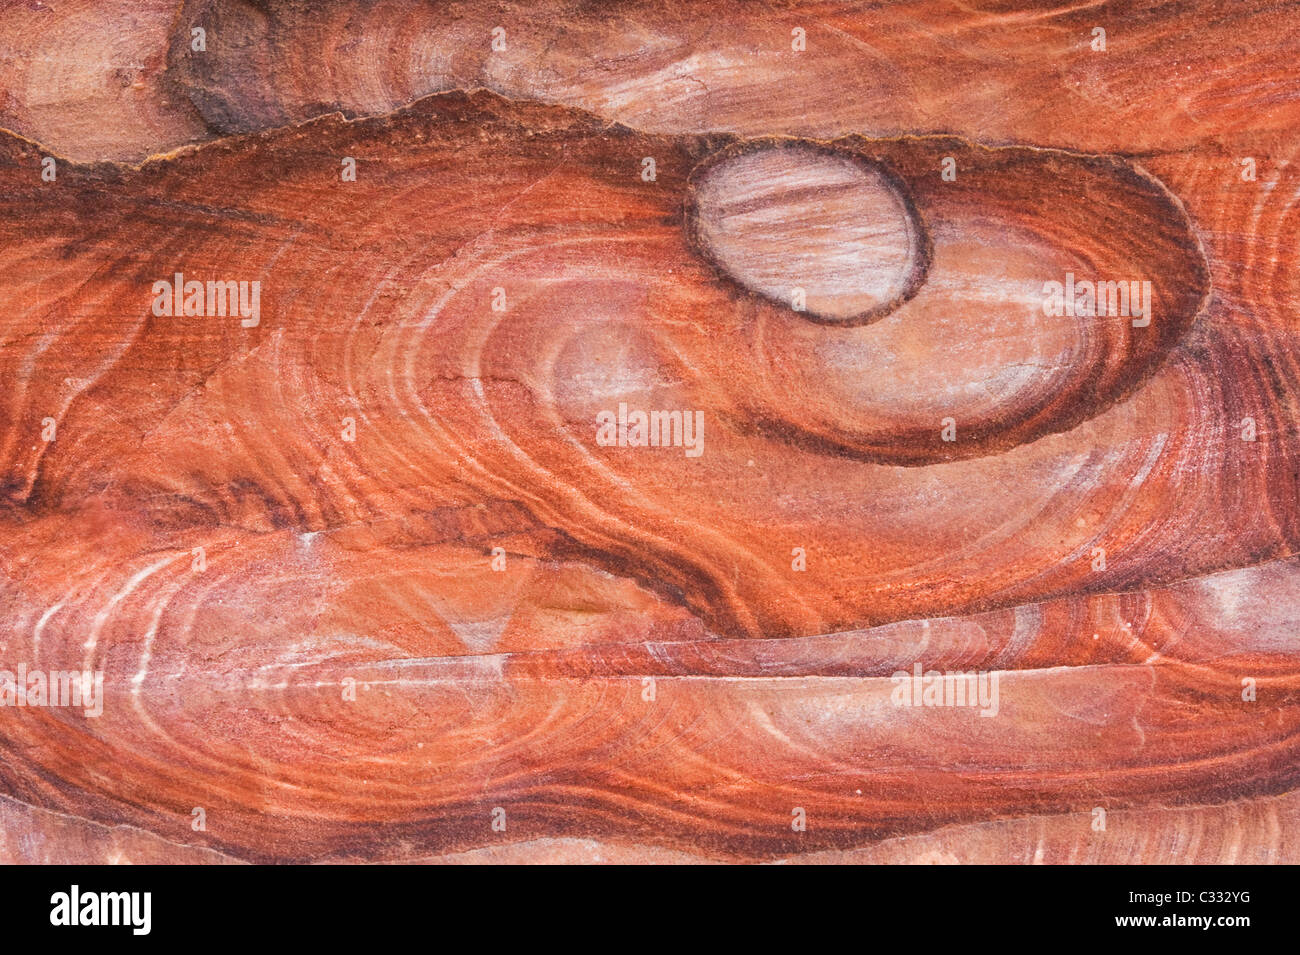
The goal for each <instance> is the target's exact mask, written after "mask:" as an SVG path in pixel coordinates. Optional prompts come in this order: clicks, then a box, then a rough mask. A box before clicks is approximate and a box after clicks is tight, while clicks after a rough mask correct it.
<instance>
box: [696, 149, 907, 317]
mask: <svg viewBox="0 0 1300 955" xmlns="http://www.w3.org/2000/svg"><path fill="white" fill-rule="evenodd" d="M692 179H693V185H694V196H693V206H694V208H693V210H692V213H693V214H692V221H693V225H694V231H695V238H696V241H697V242H698V244H699V245H700V247H701V250H702V251H703V252H704V254H705V255H706V256H707V257H708V258H710V259H711V260H713V262H714V263H715V264H716V265H717V266H718V267H719V268H720V269H721V270H722V271H723V272H725V273H726V274H727V275H728V276H729V277H730V278H731V279H733V280H734V281H736V282H737V283H739V284H740V285H742V286H744V287H745V288H747V289H750V290H751V291H754V292H757V293H759V294H760V295H763V296H765V297H767V298H769V299H772V300H773V301H776V302H779V303H781V304H783V305H786V306H787V307H790V308H792V309H794V310H795V311H799V312H803V313H805V314H806V315H807V317H808V318H809V319H812V320H813V321H820V322H826V323H830V324H841V325H860V324H864V323H866V322H868V321H871V320H872V319H875V318H879V317H881V316H883V315H884V314H886V313H887V312H889V311H890V310H892V309H893V308H894V307H896V306H897V305H898V304H900V303H901V302H903V301H905V300H906V299H907V298H909V297H911V295H912V294H913V293H915V291H916V290H917V288H918V287H919V286H920V284H921V281H922V280H923V278H924V272H925V266H926V259H927V257H926V256H925V255H924V254H923V252H922V249H923V248H924V244H923V241H922V237H921V236H922V230H921V227H920V223H919V222H918V220H917V217H916V213H915V211H914V210H913V209H912V206H911V203H910V202H909V201H908V199H907V198H906V197H905V195H904V194H903V192H902V187H901V185H899V184H898V183H897V181H896V180H895V179H894V177H893V176H892V175H890V174H889V173H887V172H886V171H885V169H884V168H883V167H881V166H879V165H878V164H875V163H872V162H870V161H868V160H865V159H863V158H861V157H858V156H853V155H849V154H846V153H840V152H836V151H833V150H831V149H827V148H824V147H820V146H815V145H812V144H809V143H798V142H795V143H789V142H781V143H770V144H764V145H760V146H758V147H757V148H755V146H754V145H753V144H749V145H747V146H745V147H743V148H742V150H741V151H739V152H735V153H732V154H726V153H724V154H722V155H721V156H719V157H715V158H714V159H712V160H709V161H706V163H705V165H704V166H702V167H701V168H700V169H699V170H697V171H696V173H695V175H694V176H693V177H692Z"/></svg>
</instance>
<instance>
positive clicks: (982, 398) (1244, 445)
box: [0, 0, 1300, 863]
mask: <svg viewBox="0 0 1300 955" xmlns="http://www.w3.org/2000/svg"><path fill="white" fill-rule="evenodd" d="M132 9H133V10H135V11H136V12H134V13H130V14H128V13H127V12H125V11H124V9H119V8H117V7H114V6H113V5H100V6H97V7H95V9H94V12H93V13H92V12H90V11H89V9H85V10H83V9H81V8H79V7H78V6H77V5H75V4H73V5H69V6H68V7H62V8H60V10H59V11H57V12H56V11H45V10H42V9H38V8H36V7H33V8H30V9H25V10H23V11H19V12H14V13H13V14H10V13H9V12H6V13H5V14H3V15H0V44H7V45H8V47H9V49H11V50H14V51H19V52H20V53H21V54H22V55H21V56H19V57H17V60H18V61H19V63H20V64H22V65H19V66H15V65H13V64H12V63H11V64H10V65H9V66H7V67H6V68H5V69H7V70H9V71H10V72H9V73H7V74H5V73H0V76H4V77H6V79H5V86H6V89H5V98H4V100H3V106H4V110H5V116H6V119H5V123H6V124H7V125H9V126H10V127H12V129H13V130H14V131H13V132H12V133H9V132H4V133H0V273H2V274H4V275H5V277H6V278H5V281H4V285H3V292H2V294H3V296H4V305H5V307H4V308H3V309H0V380H3V381H4V382H6V384H7V385H8V387H7V388H6V389H5V390H4V392H3V393H2V394H0V610H2V611H3V616H4V619H5V621H6V627H5V628H4V630H3V632H2V633H0V671H5V670H10V671H12V670H15V669H16V668H17V667H18V666H19V665H20V664H21V665H22V666H23V667H24V668H25V672H27V671H40V672H41V673H54V672H56V671H64V672H66V671H77V672H86V673H98V674H100V675H101V676H102V693H101V696H100V700H99V702H100V704H101V709H102V712H101V713H97V714H95V715H93V716H92V715H89V713H88V712H83V710H84V709H85V708H77V707H64V706H47V705H43V704H41V703H33V704H31V705H24V706H18V705H14V703H13V702H12V701H10V700H7V698H6V697H5V696H4V694H5V692H6V685H5V677H4V673H3V672H0V702H5V703H6V705H4V706H0V753H3V756H4V758H3V759H0V817H2V818H3V819H4V821H5V825H4V827H3V828H4V830H5V833H6V836H5V839H4V840H3V841H0V858H4V859H7V860H9V861H167V862H195V863H206V862H240V861H244V862H270V861H391V860H408V861H424V862H439V863H459V862H475V861H631V860H645V861H657V862H699V861H737V860H745V861H759V860H764V861H766V860H785V861H793V860H803V861H810V862H841V861H844V862H853V861H871V862H1010V861H1018V862H1230V861H1242V862H1294V861H1296V857H1295V849H1294V842H1295V840H1293V839H1289V838H1288V835H1289V834H1290V833H1291V832H1293V831H1294V828H1295V824H1296V802H1295V799H1296V796H1295V793H1296V791H1297V789H1300V758H1298V757H1300V645H1297V641H1296V636H1295V634H1296V632H1297V623H1300V565H1298V564H1297V563H1296V560H1295V558H1296V556H1297V554H1298V553H1300V550H1298V548H1297V543H1296V542H1297V540H1300V509H1298V508H1297V506H1296V501H1297V500H1300V486H1297V485H1300V466H1297V455H1298V453H1300V447H1298V444H1300V438H1298V436H1297V431H1296V428H1295V426H1294V423H1293V422H1294V420H1295V416H1296V412H1297V408H1296V395H1297V391H1298V385H1300V380H1298V379H1300V365H1297V363H1296V361H1295V334H1294V328H1293V326H1294V324H1295V319H1294V314H1295V307H1296V302H1297V300H1298V297H1300V288H1297V285H1296V280H1295V274H1296V270H1295V264H1296V253H1295V250H1294V247H1293V243H1292V242H1291V237H1292V236H1293V235H1294V234H1295V225H1296V222H1295V214H1294V210H1295V208H1296V202H1295V199H1296V197H1297V195H1300V182H1297V180H1296V173H1295V171H1294V170H1295V167H1294V164H1293V163H1292V162H1291V156H1292V153H1293V151H1294V128H1295V126H1294V123H1289V118H1293V117H1294V113H1295V100H1296V97H1295V91H1294V90H1293V89H1292V88H1291V87H1290V86H1289V85H1288V84H1286V83H1284V82H1281V83H1280V85H1279V86H1278V88H1277V89H1273V88H1272V87H1268V86H1267V85H1266V84H1265V80H1264V79H1263V78H1264V77H1270V76H1275V75H1278V74H1277V73H1270V72H1269V70H1271V69H1280V68H1279V67H1276V64H1277V63H1279V62H1281V61H1282V60H1284V59H1285V58H1286V57H1287V56H1289V55H1290V54H1291V53H1294V52H1295V51H1294V50H1292V49H1291V48H1290V47H1289V46H1288V44H1293V43H1294V42H1295V37H1296V36H1300V29H1279V27H1286V26H1287V25H1290V26H1292V27H1300V23H1297V22H1296V20H1297V16H1296V14H1295V13H1294V12H1293V11H1290V10H1289V9H1285V8H1276V9H1274V8H1266V7H1265V8H1253V7H1247V6H1246V5H1234V6H1230V7H1229V6H1225V7H1222V8H1220V7H1219V6H1217V5H1215V4H1209V3H1200V4H1189V5H1187V7H1186V9H1183V8H1182V7H1181V6H1180V7H1177V8H1163V7H1158V6H1153V7H1151V8H1150V9H1147V8H1145V7H1138V8H1133V9H1127V10H1126V11H1124V15H1123V16H1121V15H1120V13H1119V12H1116V11H1112V10H1110V9H1109V8H1106V7H1102V8H1097V9H1092V8H1089V9H1088V10H1086V11H1075V10H1071V11H1060V12H1056V11H1047V12H1044V11H1042V10H1039V9H1037V8H1036V9H1035V10H1034V11H1032V13H1031V12H1030V11H1027V10H1021V9H1019V8H1018V7H1014V6H1012V7H1005V8H999V10H997V11H988V12H980V11H977V10H974V9H971V10H969V11H966V12H962V13H959V14H952V15H951V16H948V15H947V14H943V15H941V11H939V10H938V9H937V8H936V7H935V6H934V5H933V4H931V3H908V4H899V5H893V6H890V7H889V8H887V9H886V10H883V11H882V10H877V9H874V8H867V7H863V6H861V5H858V4H853V3H831V4H818V5H815V6H813V5H806V4H791V5H788V6H784V7H782V8H781V9H780V11H779V12H774V11H768V10H762V11H759V10H750V9H745V8H740V7H738V8H737V9H736V10H735V11H734V18H733V25H732V28H731V29H730V30H728V31H719V30H717V29H716V28H715V24H713V21H716V20H717V19H718V13H717V11H716V10H714V12H712V13H711V14H710V15H709V17H708V18H705V17H704V16H703V15H702V14H701V15H694V14H692V11H693V10H694V8H689V9H688V10H687V11H686V12H685V13H683V14H682V15H681V16H680V17H672V18H670V17H668V16H666V15H665V14H664V13H663V12H662V10H661V9H660V8H658V7H657V6H652V5H641V4H638V3H629V4H626V5H619V6H618V7H617V8H613V9H612V11H602V12H601V13H600V15H597V14H596V13H594V12H593V11H592V8H590V7H588V6H586V5H581V6H572V5H568V4H559V3H556V4H551V5H546V4H543V5H529V6H528V7H527V8H525V7H523V6H522V5H521V6H518V7H516V6H512V5H502V4H490V5H489V4H478V3H469V4H465V5H461V6H458V7H455V8H445V9H444V8H441V7H438V6H437V5H430V4H415V3H404V2H399V0H380V2H376V3H367V4H360V5H353V4H343V3H327V4H312V5H309V4H303V3H293V2H281V3H270V4H249V3H240V2H233V0H210V2H208V0H205V2H191V3H187V4H182V5H180V6H179V7H177V6H176V5H174V4H168V5H166V8H165V9H164V8H163V7H159V6H156V5H154V6H151V5H148V4H146V5H142V6H138V7H133V8H132ZM1189 16H1191V17H1193V18H1195V20H1196V22H1198V23H1201V24H1203V28H1202V29H1201V30H1200V31H1199V32H1193V33H1192V34H1190V35H1186V34H1185V33H1183V32H1179V30H1180V27H1179V25H1180V24H1185V23H1186V22H1187V17H1189ZM1099 18H1100V19H1099ZM939 21H943V22H942V25H940V23H939ZM1094 21H1096V22H1097V23H1098V24H1099V25H1103V26H1105V27H1106V28H1107V30H1108V36H1109V42H1110V44H1111V46H1110V48H1109V50H1106V51H1099V50H1094V49H1091V48H1090V46H1089V29H1090V27H1091V25H1092V24H1093V22H1094ZM977 22H978V23H979V24H980V25H981V26H980V28H979V29H978V30H977V29H976V27H975V24H976V23H977ZM88 23H89V24H92V25H93V24H112V25H113V26H114V28H119V27H120V31H119V34H118V35H119V37H120V39H119V40H118V44H119V45H118V46H116V47H114V48H113V49H114V50H115V51H116V52H113V53H110V54H106V55H105V57H102V58H101V59H100V60H98V61H95V63H93V64H92V63H87V62H83V61H82V60H81V59H79V58H78V57H77V56H76V55H75V53H74V51H72V50H70V49H69V47H68V42H69V41H68V40H67V39H66V37H67V36H68V35H69V34H70V33H77V31H78V30H80V29H83V28H84V29H89V27H86V26H85V25H86V24H88ZM497 26H501V27H502V33H501V34H500V35H496V34H494V27H497ZM196 27H197V28H201V29H202V31H203V41H202V43H200V44H199V45H200V46H202V47H203V48H202V49H197V48H196V43H197V42H198V41H197V40H196V39H195V35H194V33H193V31H194V29H195V28H196ZM796 28H798V29H801V30H803V31H804V40H805V41H806V46H805V47H804V48H803V49H801V50H797V49H795V48H794V46H793V45H792V42H791V38H792V31H794V30H796ZM723 32H726V34H727V35H726V36H723V35H722V33H723ZM77 35H80V34H77ZM1238 35H1249V36H1256V37H1259V38H1261V39H1260V42H1259V44H1258V45H1257V47H1256V48H1255V49H1254V51H1253V52H1252V53H1251V54H1250V58H1249V61H1248V62H1247V63H1246V64H1245V65H1243V66H1241V67H1239V68H1238V69H1237V70H1234V71H1233V72H1232V73H1231V74H1229V73H1226V72H1223V71H1221V70H1219V69H1218V68H1217V65H1215V64H1213V63H1212V58H1211V54H1210V51H1211V48H1212V46H1213V45H1214V44H1216V43H1218V44H1222V43H1223V42H1225V37H1228V36H1238ZM1026 43H1028V44H1036V45H1037V48H1038V49H1039V50H1041V51H1044V52H1051V51H1053V50H1055V51H1057V54H1058V61H1057V65H1056V66H1054V67H1048V66H1045V65H1044V64H1043V62H1042V61H1041V60H1039V59H1037V58H1034V57H1027V56H1026V55H1025V54H1024V49H1023V45H1024V44H1026ZM769 47H770V53H769V52H768V51H769ZM956 51H960V52H956ZM119 57H120V58H122V59H124V60H125V59H136V60H139V61H140V63H141V65H140V66H139V67H138V69H137V72H135V73H130V74H129V75H127V74H122V76H123V77H125V78H126V79H129V80H130V82H126V83H125V85H121V84H119V85H117V86H114V85H113V84H112V83H107V84H106V83H105V82H103V77H104V76H106V75H108V73H112V75H113V76H118V74H117V73H114V72H113V70H117V69H120V68H121V67H118V66H114V67H112V69H111V70H109V69H108V65H107V64H108V63H110V62H112V63H116V62H117V59H118V58H119ZM751 61H752V62H751ZM1175 62H1177V63H1179V64H1184V63H1185V64H1189V65H1194V64H1196V63H1201V64H1202V65H1203V67H1204V68H1201V69H1197V70H1191V71H1188V72H1187V75H1184V74H1183V73H1182V72H1178V73H1176V74H1175V75H1174V76H1172V77H1171V78H1170V79H1169V81H1168V84H1167V85H1166V86H1165V87H1162V88H1161V89H1159V90H1155V89H1153V88H1152V86H1151V83H1152V82H1153V80H1152V64H1153V63H1155V64H1157V65H1159V64H1165V65H1168V64H1172V63H1175ZM977 63H978V64H981V65H982V68H983V70H984V72H983V74H981V76H980V78H979V79H978V80H976V79H973V78H972V79H971V80H970V81H969V82H967V83H963V84H958V83H954V82H953V81H952V79H951V75H952V71H953V70H954V69H959V68H962V65H963V64H964V65H965V66H964V69H965V70H966V72H967V73H969V72H970V71H971V70H972V69H973V68H974V65H975V64H977ZM40 64H45V66H40ZM38 67H39V68H38ZM881 67H890V69H887V70H884V71H883V72H882V70H881ZM23 70H27V71H28V72H26V73H23V72H22V71H23ZM33 70H35V72H32V71H33ZM105 70H108V73H106V72H105ZM15 71H18V72H15ZM42 71H44V72H42ZM97 71H98V72H97ZM1252 71H1253V72H1252ZM1075 76H1077V77H1082V78H1083V79H1086V81H1087V82H1086V83H1082V87H1080V83H1081V82H1082V80H1080V81H1079V82H1072V81H1071V77H1075ZM15 77H26V78H27V79H25V80H23V81H21V82H20V80H19V79H17V78H15ZM830 79H834V80H835V82H836V89H837V97H826V96H825V89H826V87H827V83H828V80H830ZM1012 81H1015V82H1016V83H1017V84H1019V86H1018V88H1019V89H1021V90H1023V93H1022V94H1018V95H1017V96H1016V97H1011V96H1009V95H1008V93H1007V88H1008V84H1010V83H1011V82H1012ZM774 83H784V84H785V85H784V86H783V87H782V88H783V89H784V90H786V95H784V96H781V97H773V96H772V95H771V89H772V88H773V84H774ZM473 87H487V89H474V88H473ZM1081 90H1082V91H1081ZM1135 91H1140V94H1141V95H1138V93H1137V92H1135ZM1079 96H1082V97H1084V99H1085V100H1086V101H1087V102H1088V103H1089V104H1090V110H1089V111H1085V112H1088V116H1087V117H1084V118H1080V117H1079V116H1077V115H1074V113H1072V112H1071V108H1072V106H1073V105H1074V104H1075V103H1076V97H1079ZM1171 103H1173V104H1176V107H1177V108H1170V104H1171ZM141 104H147V106H141ZM1252 106H1253V107H1257V108H1255V109H1251V108H1250V107H1252ZM1102 107H1105V109H1106V110H1107V111H1106V112H1105V113H1104V119H1103V118H1102V117H1101V116H1099V114H1098V112H1097V110H1098V109H1101V108H1102ZM95 112H99V113H102V114H103V115H104V116H105V117H106V119H107V120H109V121H107V122H105V123H103V124H101V125H99V126H95V128H94V129H92V128H91V127H92V126H94V124H91V123H88V117H89V116H90V115H91V114H92V113H95ZM119 114H120V115H122V116H126V115H128V114H129V115H130V116H132V117H134V118H133V119H132V120H131V122H123V123H114V122H112V121H111V120H112V118H113V117H114V116H117V115H119ZM186 143H188V144H191V145H189V146H187V147H186V148H184V149H179V150H177V149H176V147H177V146H179V145H182V144H186ZM78 160H87V161H86V162H81V161H78ZM1246 160H1249V162H1246ZM51 162H52V164H53V169H54V170H55V172H56V174H55V175H53V176H50V175H48V174H47V172H48V170H50V169H51ZM1084 283H1087V288H1088V293H1087V294H1082V293H1080V294H1076V293H1077V292H1078V291H1079V290H1080V289H1082V288H1084ZM1056 286H1059V287H1060V291H1059V293H1052V292H1051V291H1050V289H1052V288H1053V287H1056ZM1067 288H1068V289H1069V292H1068V293H1067V292H1066V291H1065V290H1066V289H1067ZM1054 295H1055V296H1056V297H1055V299H1054V298H1053V296H1054ZM1121 295H1123V296H1124V297H1123V298H1122V299H1121ZM1089 296H1091V300H1089ZM1121 302H1122V304H1121ZM1139 302H1140V303H1141V304H1140V305H1139ZM638 416H643V417H638ZM945 672H946V673H956V672H961V673H969V674H973V675H974V676H973V679H972V681H970V682H969V683H968V682H966V681H963V680H955V681H954V680H949V681H948V689H947V692H948V693H949V696H948V697H947V698H946V699H945V697H944V693H945V689H944V686H943V682H942V680H940V681H939V682H938V683H937V684H936V683H935V681H934V680H933V679H932V678H931V676H928V675H932V674H935V673H939V674H942V673H945ZM11 682H12V681H11ZM959 684H960V686H961V688H962V692H963V694H964V693H965V690H966V689H967V688H969V689H970V693H971V699H969V700H966V699H965V698H964V696H963V697H962V699H960V700H959V699H957V698H956V697H955V693H956V690H957V686H958V685H959ZM936 685H937V686H938V687H939V690H938V695H937V696H936V697H933V698H932V697H930V696H928V695H927V692H928V691H927V687H931V688H932V687H934V686H936ZM24 689H26V688H24Z"/></svg>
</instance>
